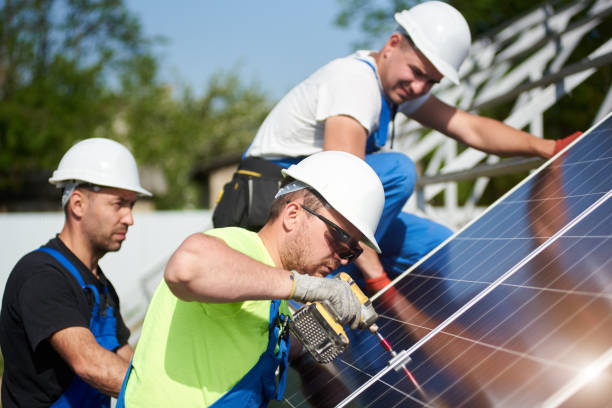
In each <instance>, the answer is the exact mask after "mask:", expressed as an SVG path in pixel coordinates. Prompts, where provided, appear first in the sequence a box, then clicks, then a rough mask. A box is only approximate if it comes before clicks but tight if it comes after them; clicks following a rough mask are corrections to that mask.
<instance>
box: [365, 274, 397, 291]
mask: <svg viewBox="0 0 612 408" xmlns="http://www.w3.org/2000/svg"><path fill="white" fill-rule="evenodd" d="M390 283H391V279H389V277H388V276H387V274H386V273H383V274H382V275H380V276H378V277H376V278H371V279H366V280H365V284H366V289H367V290H368V291H372V292H378V291H379V290H381V289H382V288H384V287H385V286H387V285H388V284H390Z"/></svg>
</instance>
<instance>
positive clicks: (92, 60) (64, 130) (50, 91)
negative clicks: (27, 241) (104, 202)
mask: <svg viewBox="0 0 612 408" xmlns="http://www.w3.org/2000/svg"><path fill="white" fill-rule="evenodd" d="M0 7H1V8H0V189H1V190H2V191H13V192H15V191H17V192H19V190H23V189H28V188H30V187H31V185H30V182H31V179H32V178H33V177H35V176H34V175H35V174H37V173H39V172H41V171H44V170H46V169H49V168H53V167H54V166H55V165H57V162H58V161H59V159H60V158H61V155H62V154H63V153H64V152H65V151H66V149H67V148H68V147H69V146H71V145H72V144H73V143H74V142H75V141H76V140H78V139H82V138H85V137H90V136H92V135H94V134H95V131H96V129H97V128H98V127H100V126H103V125H105V124H107V123H109V121H110V120H112V118H113V117H114V115H115V114H116V110H115V106H116V100H117V96H116V95H115V94H114V92H113V91H112V90H111V88H110V86H109V83H110V79H111V78H113V77H114V76H116V75H119V74H120V73H121V72H123V71H125V70H126V69H129V67H130V62H131V61H132V60H134V59H140V58H143V57H145V56H147V55H148V47H149V45H150V42H149V41H148V40H147V39H145V38H144V37H143V36H142V35H141V32H140V26H139V24H138V22H137V20H135V19H134V18H133V17H132V16H131V15H130V14H129V13H128V11H127V9H126V8H125V6H124V5H123V4H122V1H120V0H99V1H92V0H65V1H60V0H5V1H4V2H3V5H2V6H0Z"/></svg>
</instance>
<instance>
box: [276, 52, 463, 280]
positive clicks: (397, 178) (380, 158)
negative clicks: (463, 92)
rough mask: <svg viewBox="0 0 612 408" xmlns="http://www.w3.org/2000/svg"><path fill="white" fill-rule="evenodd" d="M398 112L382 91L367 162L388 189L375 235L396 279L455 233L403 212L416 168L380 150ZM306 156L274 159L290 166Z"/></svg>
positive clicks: (349, 268)
mask: <svg viewBox="0 0 612 408" xmlns="http://www.w3.org/2000/svg"><path fill="white" fill-rule="evenodd" d="M358 60H359V61H361V62H363V63H365V64H368V66H369V67H370V68H371V69H372V71H373V72H374V75H375V76H376V78H377V80H378V73H377V72H376V68H375V67H374V66H373V65H372V64H371V63H370V62H369V61H367V60H364V59H360V58H358ZM395 111H396V107H395V106H389V103H388V102H387V99H386V98H385V95H384V93H383V92H382V91H381V109H380V116H379V119H378V129H377V130H376V131H375V132H373V133H371V134H370V135H369V136H368V139H367V141H366V155H365V161H366V163H368V164H369V165H370V167H372V169H374V171H375V172H376V174H377V175H378V177H379V178H380V181H381V182H382V185H383V188H384V190H385V206H384V208H383V212H382V215H381V217H380V221H379V223H378V228H377V229H376V233H375V234H374V236H375V238H376V241H377V242H378V245H379V246H380V249H381V251H382V254H381V255H380V262H381V263H382V265H383V268H384V269H385V271H386V272H387V274H389V276H390V277H392V278H393V277H395V276H397V275H399V274H401V273H402V272H404V271H405V270H406V269H408V268H409V267H410V266H411V265H413V264H414V263H416V262H417V261H418V260H419V259H421V258H422V257H423V256H425V255H426V254H427V253H428V252H429V251H431V250H432V249H434V248H435V247H436V246H438V245H439V244H440V243H441V242H442V241H444V240H445V239H446V238H448V237H449V236H450V235H451V234H452V231H451V230H450V229H448V228H446V227H445V226H443V225H441V224H438V223H436V222H434V221H431V220H428V219H426V218H421V217H418V216H416V215H414V214H410V213H407V212H403V211H402V208H403V207H404V205H406V202H407V201H408V199H409V198H410V196H411V195H412V193H413V192H414V187H415V185H416V179H417V172H416V167H415V165H414V162H413V161H412V160H411V159H410V158H409V157H408V156H406V155H405V154H403V153H400V152H379V150H380V149H381V148H382V147H383V146H384V145H385V144H386V143H387V135H388V129H389V124H390V123H391V122H392V121H393V118H394V116H395ZM393 133H394V132H393V131H392V140H391V143H393ZM304 157H305V156H302V157H287V158H282V159H278V160H272V161H274V162H275V163H277V164H279V165H281V166H283V167H285V168H286V167H289V166H290V165H292V164H295V163H298V162H300V161H301V160H302V159H304ZM340 271H343V272H347V273H348V274H349V275H351V276H352V277H353V279H354V280H355V282H357V283H358V284H359V285H360V286H361V287H362V288H363V287H365V286H364V281H363V277H362V275H361V273H359V271H358V270H357V268H356V267H355V266H354V265H352V264H351V265H347V266H344V267H341V268H339V269H338V270H337V271H336V272H340Z"/></svg>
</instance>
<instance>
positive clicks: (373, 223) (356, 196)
mask: <svg viewBox="0 0 612 408" xmlns="http://www.w3.org/2000/svg"><path fill="white" fill-rule="evenodd" d="M282 173H283V175H285V176H290V177H293V178H294V179H296V180H299V181H301V182H302V183H304V184H307V185H308V186H310V187H311V188H312V189H313V190H314V191H316V192H317V193H319V194H320V195H321V196H322V197H323V198H324V199H325V201H327V203H329V205H330V206H332V207H333V208H334V209H335V210H336V211H338V212H339V213H340V214H342V216H343V217H344V218H346V219H347V220H348V221H349V222H350V223H351V224H353V226H354V227H355V228H357V229H358V230H359V231H360V232H361V233H362V234H363V241H364V243H365V244H367V245H368V246H370V247H372V248H373V249H374V250H376V252H378V253H380V248H379V247H378V243H377V242H376V239H375V238H374V232H375V231H376V227H377V226H378V220H379V219H380V215H381V214H382V210H383V207H384V206H385V192H384V190H383V186H382V183H381V182H380V179H379V178H378V175H377V174H376V173H375V172H374V170H372V168H371V167H370V166H369V165H368V164H367V163H366V162H365V161H363V160H362V159H360V158H359V157H357V156H354V155H352V154H350V153H346V152H340V151H334V150H328V151H324V152H320V153H316V154H313V155H312V156H308V157H307V158H305V159H304V160H302V161H301V162H299V163H298V164H294V165H292V166H290V167H289V168H288V169H286V170H282Z"/></svg>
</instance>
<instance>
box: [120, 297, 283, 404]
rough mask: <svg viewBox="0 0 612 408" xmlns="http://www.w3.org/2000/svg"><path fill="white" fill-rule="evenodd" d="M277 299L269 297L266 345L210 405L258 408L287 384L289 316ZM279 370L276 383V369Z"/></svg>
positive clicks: (122, 390) (124, 382)
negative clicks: (249, 366)
mask: <svg viewBox="0 0 612 408" xmlns="http://www.w3.org/2000/svg"><path fill="white" fill-rule="evenodd" d="M280 304H281V301H280V300H273V301H272V302H271V305H270V317H269V320H268V345H267V346H266V351H265V352H264V353H263V354H262V355H261V356H260V357H259V360H258V361H257V363H256V364H255V365H254V366H253V367H252V368H251V369H250V370H249V371H248V372H247V373H246V374H245V375H244V377H242V378H241V379H240V381H238V382H237V383H236V384H235V385H234V386H233V387H232V388H231V389H230V390H229V391H227V392H226V393H225V394H223V396H221V398H219V399H218V400H217V401H215V402H214V403H213V404H212V405H211V406H210V408H236V407H240V408H243V407H244V408H259V407H266V406H267V405H268V403H269V402H270V401H271V400H273V399H276V400H280V399H281V397H282V396H283V393H284V392H285V385H286V383H287V364H288V357H289V336H288V328H287V322H288V320H289V316H285V315H284V314H283V313H279V307H280ZM277 368H278V370H279V380H278V385H277V384H276V369H277ZM131 369H132V365H131V364H130V368H129V369H128V374H127V375H126V376H125V379H124V381H123V386H122V387H121V393H120V394H119V398H118V400H117V406H116V408H124V407H125V388H126V386H127V383H128V378H129V375H130V371H131Z"/></svg>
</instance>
